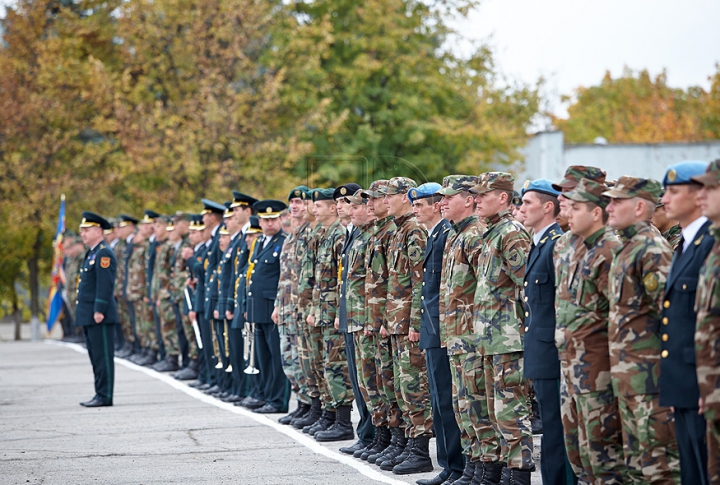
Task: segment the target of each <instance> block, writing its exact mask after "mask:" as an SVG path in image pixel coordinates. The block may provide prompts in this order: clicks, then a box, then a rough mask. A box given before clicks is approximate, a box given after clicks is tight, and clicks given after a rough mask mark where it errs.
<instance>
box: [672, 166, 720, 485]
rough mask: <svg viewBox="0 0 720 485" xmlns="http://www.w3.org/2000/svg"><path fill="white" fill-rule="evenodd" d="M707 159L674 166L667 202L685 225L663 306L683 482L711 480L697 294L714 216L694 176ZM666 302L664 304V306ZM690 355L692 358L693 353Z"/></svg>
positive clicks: (702, 483)
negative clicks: (705, 210) (698, 361)
mask: <svg viewBox="0 0 720 485" xmlns="http://www.w3.org/2000/svg"><path fill="white" fill-rule="evenodd" d="M707 165H708V164H707V162H693V161H687V162H680V163H676V164H673V165H670V167H668V170H667V171H666V173H665V177H664V179H663V185H664V186H665V191H666V192H665V195H663V198H662V202H663V204H664V207H665V212H666V213H667V216H668V217H669V218H670V219H673V220H677V221H678V222H679V224H680V227H682V233H681V234H682V237H681V239H680V241H679V242H678V245H677V249H676V250H675V255H674V257H673V260H672V264H671V266H670V273H669V274H668V280H667V283H666V284H665V301H667V302H669V303H670V305H669V308H663V309H662V324H663V325H662V329H661V332H662V336H661V340H662V342H661V344H660V345H661V348H662V352H661V354H660V355H661V356H662V357H663V358H662V359H661V360H660V405H661V406H672V408H673V415H674V417H675V423H676V426H675V433H676V434H677V443H678V451H679V452H680V478H681V482H682V483H697V484H698V485H707V483H708V476H707V446H706V442H705V419H703V416H702V414H700V413H698V411H699V409H698V399H699V398H700V391H699V389H698V383H697V374H696V368H695V359H694V358H692V357H693V356H694V355H695V322H696V320H697V314H696V313H695V296H696V289H697V280H698V275H699V272H700V267H701V266H702V265H703V263H704V262H705V259H706V258H707V256H708V254H709V253H710V250H711V249H712V246H713V238H712V237H711V236H710V233H709V228H710V221H708V219H707V217H704V216H703V215H702V208H701V207H700V201H699V200H698V193H699V191H700V189H701V188H702V185H701V184H699V183H697V182H695V181H693V180H692V177H695V176H699V175H703V174H704V173H705V169H706V168H707ZM663 306H664V305H663ZM688 357H690V358H688Z"/></svg>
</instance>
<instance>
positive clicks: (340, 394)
mask: <svg viewBox="0 0 720 485" xmlns="http://www.w3.org/2000/svg"><path fill="white" fill-rule="evenodd" d="M322 330H323V344H324V346H325V348H324V349H323V353H322V355H323V367H324V369H323V378H324V379H325V388H326V389H327V391H328V395H329V397H330V402H331V404H332V407H334V408H338V407H340V406H352V403H353V401H354V400H355V395H354V393H353V390H352V382H350V374H349V371H348V363H347V355H346V354H345V336H344V335H343V334H341V333H340V332H339V331H338V330H335V327H334V326H332V325H326V326H324V327H322Z"/></svg>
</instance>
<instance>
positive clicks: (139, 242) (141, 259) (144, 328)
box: [125, 213, 157, 365]
mask: <svg viewBox="0 0 720 485" xmlns="http://www.w3.org/2000/svg"><path fill="white" fill-rule="evenodd" d="M154 221H155V219H154V218H151V217H150V216H149V214H147V213H146V214H145V217H144V218H143V222H142V223H141V224H140V225H139V227H138V232H136V233H135V236H134V237H133V240H132V245H131V247H132V249H131V251H132V252H131V253H130V255H129V257H128V259H127V278H126V281H125V285H126V287H125V296H126V297H127V301H128V312H129V314H130V321H131V322H132V323H133V326H134V327H135V329H136V335H137V342H138V343H137V347H138V350H137V351H136V353H135V354H133V355H132V356H131V357H130V359H129V360H130V362H132V363H134V364H137V365H152V364H154V363H155V362H156V360H157V359H156V357H155V355H156V353H155V352H154V351H153V346H154V345H155V344H154V343H153V341H154V333H155V332H154V331H153V320H152V318H153V316H152V308H151V307H150V305H148V303H147V301H146V299H147V294H148V289H147V285H148V281H147V271H146V268H145V267H146V265H147V257H146V254H147V248H148V241H147V239H148V237H150V235H151V234H152V223H153V222H154Z"/></svg>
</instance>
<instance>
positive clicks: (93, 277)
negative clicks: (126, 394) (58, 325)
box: [75, 212, 118, 408]
mask: <svg viewBox="0 0 720 485" xmlns="http://www.w3.org/2000/svg"><path fill="white" fill-rule="evenodd" d="M82 215H83V218H82V222H81V223H80V237H81V238H82V240H83V243H84V244H85V246H87V248H88V251H87V253H85V258H84V259H83V263H82V267H81V268H80V281H79V283H78V289H77V299H76V301H75V304H76V305H77V306H76V307H75V324H76V325H77V326H79V327H82V329H83V335H84V336H85V344H86V345H87V350H88V356H89V357H90V362H91V363H92V367H93V374H94V375H95V396H94V397H93V398H92V399H91V400H89V401H86V402H81V403H80V405H82V406H85V407H88V408H95V407H101V406H112V405H113V385H114V384H115V364H114V362H113V358H114V356H115V346H114V340H115V338H114V337H115V333H114V328H113V326H114V325H115V324H117V323H118V315H117V307H116V303H115V295H114V289H115V288H114V287H115V277H116V273H117V261H116V260H115V254H114V253H113V251H112V249H110V248H108V247H107V245H106V244H105V242H103V230H107V229H109V228H111V227H112V226H111V225H110V223H109V222H108V221H106V220H105V219H103V218H102V217H100V216H99V215H97V214H94V213H92V212H83V214H82Z"/></svg>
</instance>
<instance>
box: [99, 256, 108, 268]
mask: <svg viewBox="0 0 720 485" xmlns="http://www.w3.org/2000/svg"><path fill="white" fill-rule="evenodd" d="M100 267H101V268H103V269H105V268H109V267H110V258H100Z"/></svg>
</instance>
